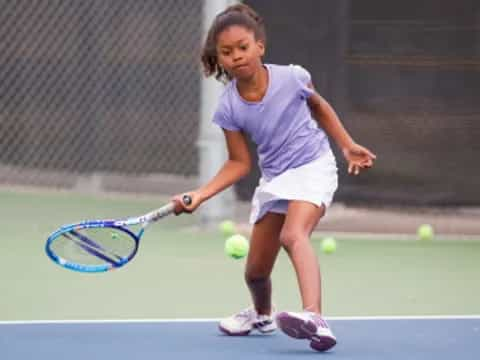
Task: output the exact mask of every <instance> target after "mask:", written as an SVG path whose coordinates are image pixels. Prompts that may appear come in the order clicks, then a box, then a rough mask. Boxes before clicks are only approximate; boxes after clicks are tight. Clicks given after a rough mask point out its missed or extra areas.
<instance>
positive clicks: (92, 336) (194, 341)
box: [0, 317, 480, 360]
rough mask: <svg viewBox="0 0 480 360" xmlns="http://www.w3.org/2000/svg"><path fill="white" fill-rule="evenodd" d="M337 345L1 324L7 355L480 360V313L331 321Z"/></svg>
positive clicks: (213, 328) (143, 327) (210, 333)
mask: <svg viewBox="0 0 480 360" xmlns="http://www.w3.org/2000/svg"><path fill="white" fill-rule="evenodd" d="M330 324H331V326H332V328H333V330H334V332H335V334H336V336H337V338H338V345H337V346H336V347H335V348H334V349H333V350H332V351H330V352H327V353H321V354H320V353H317V352H314V351H312V350H310V348H309V346H308V342H307V341H305V340H295V339H291V338H289V337H287V336H285V335H284V334H282V333H280V332H277V333H276V334H273V335H253V336H248V337H228V336H223V335H220V334H219V332H218V331H217V325H216V323H214V322H208V321H185V322H179V321H174V322H168V321H151V322H128V321H125V322H123V321H119V322H62V323H54V322H52V323H41V322H39V323H28V322H26V323H15V322H11V323H2V324H1V325H0V346H1V348H2V354H3V355H2V359H6V360H23V359H25V360H26V359H33V358H34V359H37V360H47V359H52V358H63V357H65V358H68V359H71V360H76V359H78V360H80V359H82V360H83V359H100V358H102V359H111V358H115V359H119V360H122V359H129V360H131V359H132V358H138V359H181V360H183V359H191V358H200V359H205V360H206V359H228V360H236V359H253V360H256V359H272V358H275V357H281V358H283V357H285V358H287V357H288V358H290V359H300V358H310V357H313V356H322V357H325V358H331V359H333V358H335V359H382V360H383V359H391V360H396V359H398V360H400V359H402V360H403V359H412V360H413V359H422V360H425V359H436V360H443V359H445V360H447V359H448V360H451V359H452V358H454V359H462V360H469V359H472V360H474V359H475V360H477V359H479V358H480V346H479V345H478V344H479V343H480V317H472V318H447V319H445V318H444V319H441V318H427V319H421V318H416V319H408V318H405V319H367V320H331V321H330Z"/></svg>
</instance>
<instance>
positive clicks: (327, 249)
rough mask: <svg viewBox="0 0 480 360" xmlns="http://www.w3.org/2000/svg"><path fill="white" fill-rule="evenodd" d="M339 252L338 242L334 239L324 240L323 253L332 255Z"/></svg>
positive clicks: (327, 238)
mask: <svg viewBox="0 0 480 360" xmlns="http://www.w3.org/2000/svg"><path fill="white" fill-rule="evenodd" d="M336 250H337V242H336V241H335V239H334V238H333V237H326V238H324V239H323V240H322V251H323V252H324V253H325V254H332V253H334V252H335V251H336Z"/></svg>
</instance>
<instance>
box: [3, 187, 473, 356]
mask: <svg viewBox="0 0 480 360" xmlns="http://www.w3.org/2000/svg"><path fill="white" fill-rule="evenodd" d="M0 198H1V203H2V206H1V207H0V211H1V227H2V230H3V236H2V253H3V254H2V255H3V260H2V262H1V263H0V272H1V273H2V281H1V284H0V286H1V294H2V296H1V298H0V309H1V310H0V311H1V314H0V319H1V320H2V321H3V323H2V325H1V326H0V338H1V342H2V345H3V348H4V349H6V354H8V357H6V358H7V359H12V360H18V359H25V358H28V354H29V352H30V351H31V352H35V354H37V355H41V356H37V358H39V359H46V358H49V357H51V356H52V355H54V354H55V352H58V353H60V352H65V351H68V352H69V353H70V355H71V356H73V358H81V357H84V356H86V355H87V354H97V355H98V356H100V355H102V354H103V355H105V354H111V353H115V354H116V356H117V355H118V356H120V358H122V357H123V358H127V356H130V355H132V354H133V352H134V351H135V353H136V351H140V353H139V354H142V356H143V358H148V357H149V356H151V355H152V354H159V355H161V354H162V355H165V356H171V358H179V359H182V358H186V357H188V356H192V353H196V354H197V356H205V357H209V358H224V357H226V356H229V357H232V358H243V357H244V356H257V357H259V358H266V357H270V356H277V355H295V356H302V355H303V356H308V354H310V353H313V352H310V350H309V348H308V345H307V344H306V343H303V342H302V341H296V340H292V339H290V338H287V337H286V336H284V335H283V334H280V333H277V334H275V335H273V336H271V337H265V336H253V337H248V338H242V339H237V338H227V337H224V336H221V335H220V333H219V332H218V331H217V325H216V323H215V321H214V320H215V319H218V318H221V317H223V316H226V315H229V314H231V313H233V312H235V311H237V310H239V309H241V308H243V307H246V306H248V305H249V299H248V296H247V293H248V292H247V289H246V287H245V285H244V284H243V264H244V263H243V260H233V259H230V258H227V257H226V256H225V255H224V253H223V243H224V238H223V237H222V236H221V235H220V234H219V232H218V231H217V230H216V229H208V228H207V229H203V228H200V227H199V226H198V225H196V222H195V221H194V220H195V218H194V217H192V216H180V217H169V218H167V219H165V220H162V221H161V222H160V223H158V224H155V225H152V226H151V228H150V229H149V230H148V233H147V234H146V235H145V238H144V239H142V243H141V245H140V250H139V254H138V255H137V256H136V258H135V259H134V260H133V261H132V262H131V263H130V264H128V265H127V266H126V267H124V268H122V269H120V270H118V271H113V272H108V273H104V274H97V275H91V274H81V273H76V272H72V271H68V270H65V269H62V268H61V267H59V266H57V265H56V264H54V263H53V262H51V261H50V260H49V259H48V258H47V257H46V255H45V252H44V249H43V246H44V243H45V239H46V237H47V236H48V234H49V233H50V232H51V231H53V230H54V229H55V228H56V227H57V226H58V224H59V223H68V222H72V221H76V220H78V219H83V218H84V217H85V214H91V215H92V216H94V217H110V216H126V215H129V214H130V215H131V214H135V213H139V214H140V213H142V212H144V211H147V210H149V209H151V208H154V207H155V206H156V205H158V203H159V201H162V200H164V199H155V198H150V199H148V198H142V197H128V196H107V195H104V196H91V195H81V194H72V193H68V192H65V193H62V192H51V191H47V192H45V191H18V190H2V191H1V192H0ZM320 239H321V238H320V237H319V236H317V237H314V240H313V242H314V245H315V247H316V249H317V250H318V254H319V258H320V264H321V268H322V271H323V288H324V294H325V298H324V304H325V314H326V316H327V318H330V319H332V320H331V322H332V327H333V328H334V330H335V332H336V334H338V335H337V336H338V338H339V345H338V346H337V347H336V348H335V350H334V351H333V353H334V354H336V356H338V357H339V358H352V356H353V355H355V358H360V359H361V358H365V359H366V358H376V357H378V358H384V357H385V356H386V354H391V356H390V355H388V356H389V358H395V356H397V357H398V358H403V357H401V356H403V355H404V351H408V354H409V356H408V358H412V359H417V358H418V359H420V358H425V356H427V355H428V356H433V357H438V358H446V357H447V356H453V355H454V354H456V356H457V357H458V358H462V359H470V358H471V359H473V358H476V357H475V356H474V355H473V354H476V356H477V357H478V353H479V350H478V346H476V345H475V344H477V342H478V339H479V338H480V333H479V329H480V320H479V319H478V314H480V308H479V307H480V305H479V304H480V287H479V286H478V278H479V276H480V267H479V265H478V259H479V256H480V241H475V240H455V239H452V240H439V241H426V242H425V241H424V242H420V241H418V240H416V239H415V238H412V239H411V240H405V239H403V240H395V239H386V240H379V239H375V240H373V239H372V240H368V239H367V240H366V239H365V238H364V237H362V238H361V239H360V238H354V237H352V238H341V239H339V240H338V249H337V251H336V252H335V253H334V254H331V255H326V254H323V253H322V252H321V251H320ZM273 281H274V301H275V304H276V306H277V308H278V309H286V310H292V311H293V310H300V306H301V304H300V300H299V298H298V295H297V293H298V291H297V284H296V280H295V274H294V272H293V269H292V268H291V266H290V264H289V261H288V259H287V257H286V256H285V255H284V254H282V255H281V256H280V257H279V261H278V264H277V266H276V268H275V270H274V275H273ZM359 316H360V317H362V318H360V319H358V318H357V317H359ZM411 316H414V318H409V317H411ZM379 317H380V318H379ZM392 317H393V318H392ZM404 317H407V318H404ZM425 317H427V318H425ZM352 318H353V319H352ZM130 319H135V320H134V321H131V320H130ZM152 319H157V320H152ZM158 319H163V320H158ZM18 321H20V322H21V323H18ZM32 321H33V322H32ZM72 321H73V322H72ZM407 334H410V335H408V336H407ZM185 341H188V344H190V345H189V346H185ZM84 344H91V345H89V347H88V349H87V348H85V346H84ZM475 346H476V347H475ZM139 348H140V349H141V350H138V349H139ZM62 349H63V350H62ZM66 349H68V350H66ZM119 350H121V351H119ZM117 353H119V354H117ZM82 354H83V355H82ZM402 354H403V355H402ZM75 356H76V357H75ZM118 356H117V357H118Z"/></svg>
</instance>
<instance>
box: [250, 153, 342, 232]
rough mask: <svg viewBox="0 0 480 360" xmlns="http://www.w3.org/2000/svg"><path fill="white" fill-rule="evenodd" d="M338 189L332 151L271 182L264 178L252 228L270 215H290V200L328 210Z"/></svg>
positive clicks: (254, 205)
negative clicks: (288, 213) (323, 207)
mask: <svg viewBox="0 0 480 360" xmlns="http://www.w3.org/2000/svg"><path fill="white" fill-rule="evenodd" d="M337 187H338V177H337V163H336V161H335V156H334V155H333V153H332V151H331V150H329V151H327V152H326V153H325V154H323V155H321V156H320V157H319V158H317V159H315V160H313V161H312V162H309V163H307V164H305V165H302V166H300V167H298V168H294V169H289V170H287V171H285V172H283V173H281V174H280V175H278V176H276V177H274V178H273V179H271V180H270V181H267V180H265V179H264V178H263V177H262V178H260V181H259V184H258V186H257V188H256V189H255V193H254V194H253V198H252V210H251V212H250V224H255V223H256V222H258V221H259V220H260V219H261V218H262V217H263V216H264V215H265V214H266V213H267V212H274V213H280V214H286V213H287V209H288V202H289V201H290V200H302V201H308V202H310V203H312V204H315V205H317V206H322V205H325V207H327V208H328V207H329V206H330V204H331V203H332V200H333V195H334V194H335V191H336V190H337Z"/></svg>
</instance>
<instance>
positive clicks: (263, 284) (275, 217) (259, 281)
mask: <svg viewBox="0 0 480 360" xmlns="http://www.w3.org/2000/svg"><path fill="white" fill-rule="evenodd" d="M284 220H285V215H284V214H277V213H270V212H269V213H267V214H266V215H265V216H264V217H263V218H262V219H261V220H260V221H259V222H257V223H256V224H255V225H254V226H253V231H252V235H251V238H250V251H249V253H248V257H247V264H246V268H245V281H246V283H247V286H248V288H249V290H250V294H251V296H252V301H253V304H254V307H255V310H256V311H257V313H258V314H260V315H270V313H271V311H272V282H271V279H270V274H271V273H272V269H273V265H274V263H275V260H276V258H277V255H278V251H279V250H280V246H281V245H280V240H279V237H280V232H281V230H282V226H283V223H284Z"/></svg>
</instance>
